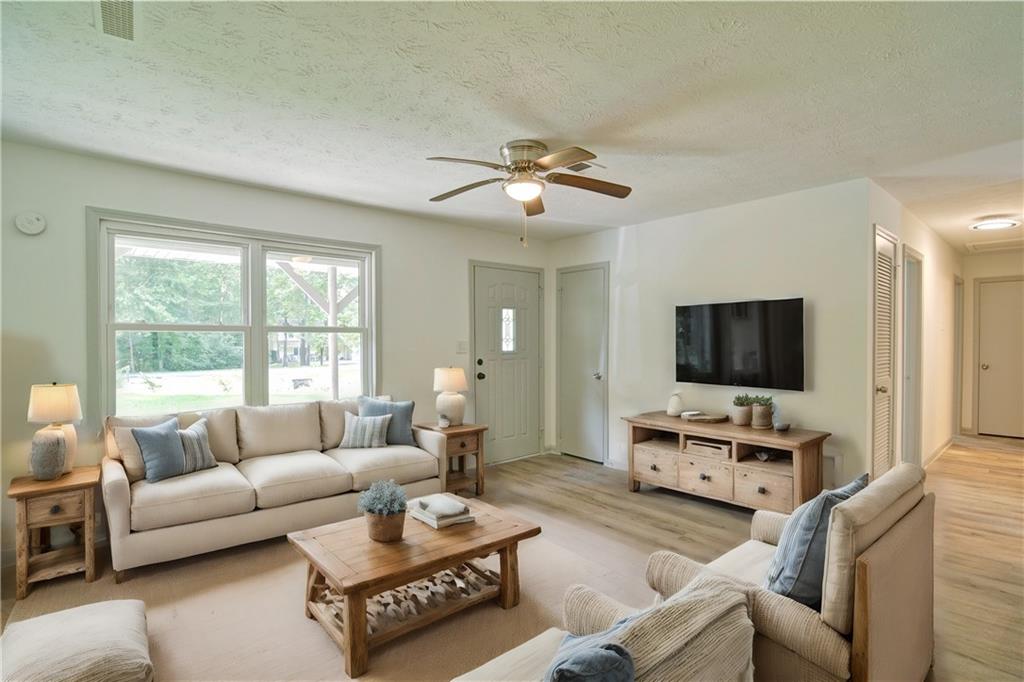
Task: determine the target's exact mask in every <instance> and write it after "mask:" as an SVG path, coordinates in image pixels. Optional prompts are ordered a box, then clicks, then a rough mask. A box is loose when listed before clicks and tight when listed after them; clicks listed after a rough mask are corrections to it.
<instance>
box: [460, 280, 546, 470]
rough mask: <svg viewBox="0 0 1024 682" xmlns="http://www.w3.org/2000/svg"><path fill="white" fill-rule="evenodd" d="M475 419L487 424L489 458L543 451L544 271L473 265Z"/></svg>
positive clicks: (512, 456)
mask: <svg viewBox="0 0 1024 682" xmlns="http://www.w3.org/2000/svg"><path fill="white" fill-rule="evenodd" d="M473 292H474V301H473V311H474V312H473V317H474V332H473V346H474V353H476V356H475V357H474V359H473V361H474V365H473V386H474V395H475V398H476V420H477V421H478V422H480V423H482V424H487V425H488V427H489V428H488V430H487V432H486V438H487V447H486V449H485V457H486V460H487V461H488V462H502V461H505V460H508V459H515V458H516V457H525V456H526V455H532V454H535V453H537V452H539V451H540V441H541V433H540V409H541V400H540V367H541V335H540V320H541V286H540V273H539V272H530V271H524V270H515V269H506V268H502V267H500V266H485V265H474V266H473Z"/></svg>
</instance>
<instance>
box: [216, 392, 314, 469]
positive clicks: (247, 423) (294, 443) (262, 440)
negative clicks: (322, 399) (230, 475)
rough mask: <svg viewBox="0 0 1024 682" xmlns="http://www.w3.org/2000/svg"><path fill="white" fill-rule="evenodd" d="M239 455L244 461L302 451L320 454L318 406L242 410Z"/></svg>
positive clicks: (267, 407) (297, 404) (249, 408)
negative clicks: (318, 452) (251, 458)
mask: <svg viewBox="0 0 1024 682" xmlns="http://www.w3.org/2000/svg"><path fill="white" fill-rule="evenodd" d="M236 413H237V415H238V455H239V458H240V459H242V460H245V459H249V458H250V457H262V456H264V455H280V454H283V453H286V452H298V451H300V450H316V451H319V450H320V407H319V406H318V405H317V403H295V404H293V405H268V406H266V407H239V408H238V409H237V410H236Z"/></svg>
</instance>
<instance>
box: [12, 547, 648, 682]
mask: <svg viewBox="0 0 1024 682" xmlns="http://www.w3.org/2000/svg"><path fill="white" fill-rule="evenodd" d="M490 561H494V559H493V558H492V559H491V560H490ZM519 561H520V572H521V587H522V600H521V602H520V604H519V606H517V607H516V608H514V609H511V610H508V611H504V610H502V609H501V608H500V607H498V606H497V604H495V603H493V602H491V603H486V604H481V605H478V606H475V607H472V608H470V609H468V610H466V611H463V612H462V613H459V614H455V615H454V616H451V617H449V618H447V619H445V620H442V621H439V622H438V623H435V624H433V625H430V626H427V627H426V628H424V629H423V630H420V631H417V632H414V633H412V634H409V635H407V636H405V637H401V638H399V639H397V640H394V641H393V642H389V643H388V644H386V645H384V646H382V647H380V648H379V649H375V650H373V651H372V652H371V654H370V669H369V672H368V673H367V674H366V675H364V676H363V677H361V678H359V679H361V680H449V679H451V678H452V677H455V676H457V675H459V674H461V673H463V672H466V671H467V670H472V669H473V668H475V667H477V666H478V665H480V664H482V663H484V662H485V661H487V660H489V659H491V658H493V657H494V656H497V655H498V654H500V653H502V652H504V651H506V650H508V649H510V648H512V647H514V646H516V645H517V644H520V643H521V642H524V641H526V640H527V639H529V638H530V637H533V636H534V635H536V634H538V633H540V632H542V631H543V630H545V629H547V628H549V627H552V626H559V625H560V624H561V603H562V594H563V593H564V592H565V589H566V588H567V587H568V586H569V585H571V584H573V583H585V584H588V585H591V586H592V587H595V588H597V589H600V590H602V591H604V592H606V593H607V594H609V595H610V596H612V597H615V598H616V599H619V600H620V601H622V602H624V603H627V604H633V605H637V606H640V605H646V604H649V603H651V600H652V599H653V593H652V592H651V591H650V590H649V589H648V588H647V587H646V583H645V582H644V578H643V566H642V565H638V566H636V567H635V571H631V574H630V575H621V574H618V573H616V572H614V570H613V569H611V568H609V567H608V566H609V564H611V563H613V562H606V561H603V560H602V558H601V557H589V558H585V557H581V556H579V555H577V554H574V553H572V552H570V551H568V550H565V549H563V548H561V547H559V546H558V545H556V544H554V543H553V542H551V541H548V540H546V539H545V538H544V536H543V535H541V536H540V537H538V538H534V539H531V540H527V541H526V542H524V543H522V544H521V545H520V547H519ZM619 568H620V570H621V566H620V567H619ZM305 570H306V569H305V563H304V562H303V561H302V559H301V558H300V557H299V556H298V554H296V552H295V550H293V549H292V548H291V547H290V546H289V545H288V543H287V541H285V540H284V539H283V538H282V539H278V540H271V541H267V542H263V543H258V544H253V545H247V546H244V547H238V548H234V549H228V550H224V551H221V552H215V553H213V554H208V555H205V556H201V557H194V558H191V559H183V560H181V561H176V562H171V563H167V564H162V565H159V566H151V567H145V568H140V569H135V570H134V571H132V574H131V578H130V580H128V581H127V582H125V583H122V584H121V585H117V584H115V583H114V578H113V574H112V571H110V570H109V568H108V569H107V570H105V571H104V574H103V575H102V577H101V578H100V579H99V580H97V581H96V582H94V583H91V584H87V583H85V582H83V581H82V579H81V577H68V578H63V579H60V580H54V581H50V582H48V583H42V584H39V585H37V586H35V588H34V589H33V590H32V593H31V594H30V595H29V596H28V598H27V599H25V600H23V601H19V602H17V603H16V605H15V606H14V608H13V610H12V613H11V621H12V622H14V621H18V620H23V619H25V618H31V617H32V616H37V615H41V614H44V613H49V612H51V611H58V610H60V609H65V608H69V607H72V606H77V605H80V604H87V603H91V602H96V601H102V600H107V599H141V600H143V601H144V602H146V608H147V614H148V621H149V639H150V651H151V654H152V657H153V663H154V665H155V668H156V673H157V679H158V680H338V679H341V680H344V679H348V678H347V676H346V675H345V672H344V666H343V662H342V658H341V655H340V653H339V651H338V649H337V647H336V646H335V645H334V643H333V642H332V641H331V640H330V638H328V636H327V634H326V633H325V632H324V631H323V630H322V629H321V628H320V626H319V625H318V624H317V623H316V622H315V621H312V620H309V619H307V618H306V617H305V616H304V615H303V608H302V599H303V589H304V582H305ZM54 637H55V638H58V637H59V633H54Z"/></svg>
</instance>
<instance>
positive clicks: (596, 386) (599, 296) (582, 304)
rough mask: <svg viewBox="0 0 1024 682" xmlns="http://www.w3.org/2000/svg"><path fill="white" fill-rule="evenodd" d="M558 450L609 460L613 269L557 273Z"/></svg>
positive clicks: (588, 267) (590, 267) (603, 266)
mask: <svg viewBox="0 0 1024 682" xmlns="http://www.w3.org/2000/svg"><path fill="white" fill-rule="evenodd" d="M557 284H558V311H557V315H558V317H557V321H556V325H557V334H558V335H557V344H558V380H557V389H558V395H557V397H556V400H557V404H556V409H557V428H558V440H557V446H558V450H559V451H560V452H562V453H565V454H569V455H574V456H576V457H583V458H585V459H589V460H593V461H595V462H602V463H603V462H605V461H607V458H608V452H607V443H608V423H607V422H608V388H607V387H608V382H607V373H608V367H607V358H608V264H607V263H599V264H595V265H586V266H579V267H574V268H562V269H559V271H558V283H557Z"/></svg>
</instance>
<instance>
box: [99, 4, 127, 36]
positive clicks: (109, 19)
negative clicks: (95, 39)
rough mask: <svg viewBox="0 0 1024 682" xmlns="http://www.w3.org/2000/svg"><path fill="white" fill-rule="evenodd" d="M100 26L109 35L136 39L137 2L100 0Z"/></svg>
mask: <svg viewBox="0 0 1024 682" xmlns="http://www.w3.org/2000/svg"><path fill="white" fill-rule="evenodd" d="M100 27H101V29H102V30H103V32H104V33H106V34H107V35H108V36H114V37H115V38H123V39H124V40H135V3H134V2H132V0H100Z"/></svg>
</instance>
